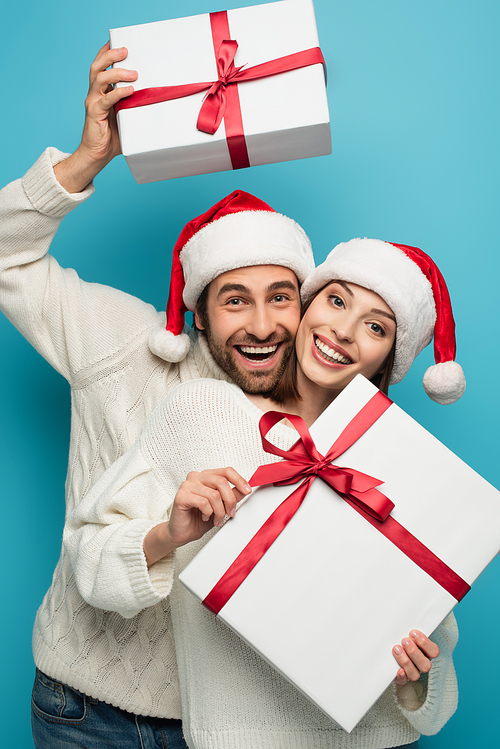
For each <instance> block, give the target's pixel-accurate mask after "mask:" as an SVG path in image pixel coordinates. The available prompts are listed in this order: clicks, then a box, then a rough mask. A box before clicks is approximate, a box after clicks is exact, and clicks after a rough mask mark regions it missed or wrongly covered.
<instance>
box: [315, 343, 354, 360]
mask: <svg viewBox="0 0 500 749" xmlns="http://www.w3.org/2000/svg"><path fill="white" fill-rule="evenodd" d="M314 343H315V344H316V348H318V349H319V350H320V351H321V352H322V353H323V354H325V356H328V358H329V359H333V361H336V362H339V364H351V363H352V362H351V359H348V358H347V356H342V355H341V354H339V353H338V351H335V350H334V349H332V348H330V347H329V346H327V345H326V343H323V341H320V339H319V338H314Z"/></svg>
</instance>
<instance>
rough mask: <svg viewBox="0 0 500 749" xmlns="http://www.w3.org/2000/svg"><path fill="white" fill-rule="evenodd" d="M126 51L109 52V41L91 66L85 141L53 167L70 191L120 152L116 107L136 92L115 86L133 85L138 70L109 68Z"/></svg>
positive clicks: (78, 189)
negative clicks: (119, 102)
mask: <svg viewBox="0 0 500 749" xmlns="http://www.w3.org/2000/svg"><path fill="white" fill-rule="evenodd" d="M127 54H128V52H127V50H126V49H125V48H124V47H122V48H120V49H110V46H109V42H108V43H107V44H105V45H104V47H102V49H100V50H99V52H98V54H97V57H96V58H95V60H94V62H93V63H92V65H91V67H90V76H89V91H88V94H87V98H86V99H85V123H84V126H83V134H82V140H81V143H80V145H79V146H78V148H77V149H76V151H75V153H73V154H72V155H71V156H69V157H68V158H67V159H65V160H64V161H61V162H60V163H59V164H57V165H56V166H55V167H54V172H55V175H56V178H57V180H58V181H59V182H60V184H61V185H62V186H63V187H64V188H65V189H66V190H67V191H68V192H72V193H75V192H81V191H82V190H84V189H85V187H87V185H88V184H89V183H90V182H91V181H92V180H93V179H94V177H95V176H96V175H97V174H98V173H99V172H100V171H101V170H102V169H104V167H105V166H106V164H109V162H110V161H111V159H113V158H114V157H115V156H117V155H118V154H119V153H120V139H119V136H118V128H117V125H116V117H115V113H114V110H113V107H114V105H115V104H116V103H117V102H118V101H120V100H121V99H123V98H125V97H126V96H130V94H132V93H133V91H134V88H133V86H131V85H129V86H125V87H120V88H116V87H114V88H113V86H115V84H116V83H118V82H126V83H131V82H132V81H135V80H136V78H137V72H136V71H135V70H127V69H126V68H121V67H115V68H113V67H110V66H111V65H113V64H114V63H119V62H120V61H122V60H124V59H125V58H126V57H127Z"/></svg>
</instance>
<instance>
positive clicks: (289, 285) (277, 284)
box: [266, 280, 297, 291]
mask: <svg viewBox="0 0 500 749" xmlns="http://www.w3.org/2000/svg"><path fill="white" fill-rule="evenodd" d="M278 289H289V290H290V291H297V285H296V284H294V283H293V281H288V280H283V281H274V282H273V283H271V284H269V286H268V287H267V289H266V291H277V290H278Z"/></svg>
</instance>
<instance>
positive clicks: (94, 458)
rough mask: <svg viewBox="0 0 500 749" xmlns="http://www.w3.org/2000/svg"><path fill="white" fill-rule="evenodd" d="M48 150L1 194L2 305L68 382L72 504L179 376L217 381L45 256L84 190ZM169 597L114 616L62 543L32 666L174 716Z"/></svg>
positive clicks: (125, 703)
mask: <svg viewBox="0 0 500 749" xmlns="http://www.w3.org/2000/svg"><path fill="white" fill-rule="evenodd" d="M63 158H65V155H64V154H61V153H60V152H59V151H56V150H55V149H48V150H47V151H46V152H45V153H44V154H43V155H42V156H41V157H40V159H39V160H38V161H37V163H36V164H35V165H34V166H33V167H32V168H31V169H30V170H29V171H28V173H27V174H26V175H25V177H24V178H23V179H22V180H18V181H16V182H13V183H12V184H10V185H8V186H7V187H5V188H4V189H3V190H1V191H0V307H1V309H2V311H3V312H4V313H5V314H6V316H7V317H8V318H9V319H10V320H11V321H12V322H13V323H14V325H16V327H17V328H18V329H19V330H20V331H21V333H22V334H23V335H24V336H25V337H26V338H27V339H28V341H30V342H31V343H32V345H33V346H34V347H35V348H36V349H37V350H38V351H39V352H40V353H41V354H42V356H44V357H45V358H46V359H47V360H48V361H49V362H50V364H52V366H53V367H55V369H57V370H58V371H59V372H60V373H61V374H62V375H63V376H64V377H65V378H66V379H67V380H68V382H69V383H70V386H71V410H72V423H71V442H70V455H69V467H68V474H67V480H66V503H67V512H71V511H72V510H73V509H74V507H75V506H76V504H77V503H78V502H79V501H80V499H81V497H82V496H83V495H84V494H85V493H86V492H87V491H88V489H89V488H90V487H91V486H92V484H93V483H94V482H95V481H96V480H97V478H98V477H99V476H100V475H101V474H102V473H103V471H105V469H106V468H108V466H110V465H111V464H112V463H113V462H114V461H115V460H116V459H117V458H119V457H120V455H122V454H123V453H124V452H125V451H126V450H127V449H128V448H129V447H130V446H131V445H132V444H133V443H134V441H135V440H136V439H137V437H138V435H139V433H140V430H141V427H142V425H143V424H144V422H145V420H146V418H147V417H148V415H149V414H150V413H151V411H152V410H153V409H154V408H155V406H156V405H157V404H158V403H159V402H160V401H161V400H162V398H163V397H164V396H165V394H166V393H167V392H168V391H169V390H171V389H172V388H173V387H174V386H176V385H178V384H179V383H180V382H183V381H186V380H191V379H194V378H198V377H215V378H224V377H226V375H225V374H224V373H223V372H222V370H221V369H220V368H219V367H218V366H217V365H216V364H215V362H214V361H213V359H212V357H211V355H210V353H209V351H208V349H207V347H206V345H205V344H204V341H203V340H197V341H196V342H195V343H194V345H193V346H192V348H191V352H190V354H189V356H188V358H187V359H186V360H185V361H184V362H182V364H180V365H175V364H172V365H169V364H167V363H166V362H164V361H162V360H160V359H158V358H156V357H155V356H153V355H152V354H151V352H150V351H149V348H148V345H147V337H148V333H149V331H150V330H151V328H153V327H155V326H156V325H158V324H160V323H161V322H162V319H163V320H164V316H163V318H162V315H161V314H160V313H158V312H157V311H156V310H155V309H154V308H153V307H152V306H151V305H148V304H145V303H144V302H141V301H140V300H138V299H135V298H134V297H132V296H129V295H127V294H124V293H122V292H120V291H117V290H115V289H112V288H109V287H106V286H101V285H99V284H88V283H85V282H83V281H81V280H80V279H79V278H78V276H77V274H76V273H75V272H74V271H72V270H65V269H62V268H61V267H60V266H59V265H58V263H57V262H56V260H55V259H54V258H53V257H51V256H50V255H47V252H48V249H49V246H50V243H51V241H52V238H53V237H54V235H55V233H56V231H57V229H58V227H59V224H60V222H61V219H62V218H63V217H64V216H65V215H66V214H67V213H68V212H69V211H71V210H72V209H73V208H74V207H75V206H76V205H78V203H80V202H82V201H83V200H85V199H86V198H88V197H89V196H90V195H91V194H92V192H93V188H92V187H90V188H88V189H87V190H85V191H84V192H83V193H80V194H78V195H69V194H68V193H67V192H66V191H65V190H64V189H63V188H62V187H61V186H60V185H59V183H58V182H57V180H56V179H55V177H54V173H53V169H52V166H53V165H55V164H56V163H58V162H59V161H61V160H62V159H63ZM169 622H170V610H169V601H168V599H165V600H164V601H163V603H162V604H161V606H160V607H159V608H157V609H156V610H154V611H153V610H150V611H145V612H142V613H138V614H137V616H136V617H134V618H133V619H124V618H123V617H121V616H120V615H118V614H116V613H111V612H107V611H102V610H97V609H95V608H93V607H92V606H89V605H88V604H87V603H86V602H85V601H84V600H83V599H82V597H81V596H80V594H79V592H78V589H77V586H76V584H75V580H74V577H73V572H72V569H71V565H70V563H69V560H68V557H67V555H66V553H65V551H64V549H63V550H62V553H61V557H60V560H59V563H58V565H57V568H56V570H55V573H54V578H53V582H52V585H51V588H50V590H49V591H48V593H47V594H46V596H45V598H44V601H43V603H42V605H41V607H40V609H39V611H38V614H37V617H36V622H35V627H34V633H33V650H34V656H35V662H36V665H37V666H38V667H39V668H40V669H41V670H42V671H44V672H46V673H47V674H48V675H49V676H51V677H52V678H54V679H57V680H60V681H63V682H65V683H67V684H69V685H70V686H72V687H74V688H76V689H78V690H80V691H82V692H84V693H85V694H87V695H90V696H92V697H95V698H97V699H101V700H105V701H107V702H109V703H111V704H113V705H116V706H118V707H120V708H122V709H125V710H128V711H130V712H133V713H137V714H144V715H152V716H161V717H169V718H178V717H180V709H181V708H180V694H179V687H178V677H177V667H176V660H175V650H174V645H173V640H172V633H171V627H170V624H169Z"/></svg>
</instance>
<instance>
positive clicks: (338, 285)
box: [65, 240, 465, 749]
mask: <svg viewBox="0 0 500 749" xmlns="http://www.w3.org/2000/svg"><path fill="white" fill-rule="evenodd" d="M302 294H303V299H304V301H305V302H306V304H305V307H304V310H305V311H304V315H303V318H302V321H301V324H300V327H299V331H298V334H297V339H296V351H297V366H296V368H293V367H292V368H290V369H289V371H288V373H287V376H286V377H284V378H283V380H282V383H281V385H280V388H279V389H278V391H277V392H276V394H275V396H274V397H275V400H276V401H277V403H278V408H279V409H280V410H282V411H283V412H285V413H296V414H299V415H301V416H302V417H303V418H304V419H305V421H306V423H308V424H311V423H312V422H313V421H314V420H315V419H316V418H317V416H318V415H319V414H320V413H321V412H322V411H323V410H324V408H326V406H327V405H329V403H331V401H332V400H333V399H334V398H335V397H336V395H337V394H338V393H339V392H340V391H341V390H342V389H343V388H344V387H345V386H346V385H347V384H348V383H349V382H350V381H351V380H352V379H353V377H354V376H355V375H356V374H363V375H364V376H365V377H367V378H369V379H371V380H372V381H374V382H375V383H377V384H378V385H379V386H381V387H383V389H386V388H387V384H388V383H389V381H396V382H397V381H399V380H400V379H402V377H403V376H404V375H405V374H406V372H407V371H408V369H409V367H410V365H411V362H412V361H413V359H414V358H415V356H416V355H417V354H418V353H419V351H420V350H421V349H422V348H423V347H424V346H425V345H427V344H428V343H429V341H430V340H431V338H432V334H433V332H435V348H436V351H437V354H438V363H437V364H436V365H435V367H431V368H430V371H429V372H428V373H426V377H425V378H424V385H425V387H426V389H427V391H428V392H429V394H430V395H431V397H433V398H434V399H441V402H450V401H453V400H456V399H457V398H458V397H460V395H461V394H462V392H463V389H464V386H465V383H464V381H463V374H462V372H461V369H460V367H459V366H458V365H457V364H455V363H454V362H453V361H452V360H453V358H454V335H453V326H452V322H453V320H452V316H451V307H450V305H449V298H448V297H447V293H446V288H445V286H444V281H442V277H441V276H440V274H439V271H437V269H436V267H435V266H434V264H433V263H432V261H430V259H429V258H427V256H425V255H424V254H423V253H421V252H420V251H419V250H416V249H414V248H408V247H403V246H396V245H391V244H388V243H385V242H379V241H378V240H353V241H352V242H348V243H346V244H344V245H339V246H338V247H337V248H335V250H334V251H332V253H330V255H329V256H328V258H327V260H326V261H325V263H323V264H322V265H321V266H319V268H317V269H316V271H314V272H313V274H311V276H310V277H309V278H308V279H307V280H306V282H305V283H304V285H303V289H302ZM235 296H236V295H235ZM436 318H437V322H436V323H435V321H436ZM270 406H271V407H272V408H276V402H273V403H270V401H269V400H268V399H265V398H264V397H263V396H260V395H249V396H246V395H245V394H243V393H242V391H241V390H239V389H238V388H237V387H235V386H234V385H231V384H229V383H223V382H216V381H213V380H202V381H200V380H198V381H196V382H189V383H185V384H183V385H181V386H179V387H178V388H176V389H175V390H174V391H173V392H172V393H170V394H169V395H168V396H167V397H166V398H165V400H164V402H163V403H162V404H161V405H160V406H159V407H158V408H157V409H156V411H155V412H154V413H153V414H152V416H151V417H150V419H149V421H148V422H147V424H146V426H145V427H144V430H143V432H142V435H141V438H140V440H139V441H138V443H136V445H135V446H134V447H133V448H132V449H131V450H130V451H129V453H127V454H126V455H125V456H124V457H123V458H122V459H120V460H119V461H118V462H117V463H116V464H115V465H114V466H112V467H111V468H110V469H109V470H108V471H107V473H106V474H105V475H104V476H103V477H102V478H101V479H100V481H99V482H98V483H97V484H96V485H95V487H94V488H93V489H92V490H91V491H90V492H89V494H88V495H87V497H86V498H85V499H84V500H83V501H82V503H81V505H80V506H79V508H78V509H77V511H76V512H75V513H74V514H73V515H72V516H71V517H70V518H69V521H68V525H67V531H66V533H65V548H66V550H67V552H68V554H69V555H70V558H71V560H72V564H73V567H74V569H75V579H76V581H77V584H78V587H79V590H80V593H81V594H82V596H83V597H84V598H85V599H86V600H87V601H88V602H89V603H91V604H92V605H94V606H96V607H98V608H99V607H100V608H105V609H108V610H109V609H110V610H114V611H117V612H118V613H120V614H121V615H122V616H125V617H132V616H135V615H136V614H137V613H138V612H139V611H141V610H142V609H144V608H146V607H153V611H157V612H158V617H159V620H158V632H160V630H161V612H162V605H164V604H165V602H166V601H167V600H168V599H169V598H170V600H171V606H172V619H173V624H174V635H175V643H176V652H177V658H178V665H179V675H180V682H181V693H182V705H183V728H184V735H185V738H186V741H187V743H188V745H189V746H190V747H191V748H193V747H196V748H198V747H203V748H204V749H205V748H206V749H209V748H210V749H212V747H222V748H223V749H226V748H227V749H230V748H231V749H234V748H235V747H238V749H240V747H247V746H248V747H250V746H252V747H255V746H263V747H272V748H273V749H274V748H276V749H278V747H279V748H281V747H283V748H284V747H300V748H301V749H303V748H305V749H308V748H309V747H310V748H311V749H322V748H323V747H325V749H326V748H328V749H333V748H336V747H342V748H343V747H360V748H361V747H373V748H374V749H385V748H386V747H394V746H398V745H411V744H412V742H415V741H416V740H417V739H418V736H419V733H421V732H423V733H427V734H432V733H436V732H437V731H438V730H439V729H440V728H441V727H442V725H443V724H444V723H445V722H446V720H448V718H449V717H450V715H451V714H452V713H453V712H454V710H455V707H456V701H457V694H456V679H455V674H454V670H453V665H452V661H451V652H452V650H453V647H454V644H455V642H456V638H457V630H456V625H455V622H454V618H453V617H452V616H450V617H448V618H447V620H445V622H444V623H443V625H441V627H440V628H438V630H436V632H435V633H434V636H433V639H432V640H431V639H429V638H428V637H426V636H425V635H424V634H423V633H420V632H418V631H413V630H412V632H411V633H410V635H409V636H407V637H404V638H403V640H402V642H401V645H396V646H395V647H394V650H393V653H394V656H395V659H396V661H397V666H398V667H397V668H396V670H397V673H396V678H395V686H394V687H393V688H390V689H388V690H387V691H386V692H385V693H384V694H383V695H382V697H381V698H380V699H379V700H378V702H377V703H376V704H375V705H374V707H373V708H372V709H371V710H370V711H369V712H368V713H367V715H366V716H365V717H364V718H363V720H362V721H361V722H360V724H359V725H358V726H357V727H356V728H355V729H354V731H353V732H352V733H351V734H346V733H345V732H343V731H342V729H340V728H339V727H338V726H336V724H334V723H333V722H332V721H331V720H329V719H328V718H326V717H325V716H324V715H323V714H322V713H321V712H320V711H319V710H318V709H317V708H316V707H315V706H314V705H312V704H311V703H309V701H308V700H307V699H305V698H304V697H302V695H300V694H299V693H298V692H297V691H296V690H295V689H294V688H293V687H292V686H290V685H289V684H288V683H287V682H285V681H284V680H283V679H282V677H281V676H280V675H279V674H278V673H276V672H275V671H274V670H273V669H272V668H271V667H270V666H268V665H267V664H266V663H265V662H263V661H262V660H261V659H260V658H259V656H257V655H256V654H255V653H254V652H253V651H252V650H251V649H250V648H249V647H248V646H246V645H245V644H244V643H243V642H242V641H241V640H240V639H239V638H238V637H237V636H236V635H234V634H233V633H232V632H230V631H229V630H228V629H227V628H226V627H225V625H224V624H221V623H220V622H219V620H218V619H217V618H215V617H213V615H212V614H210V613H209V612H207V611H206V610H205V609H203V607H201V606H200V605H199V604H198V602H197V601H196V600H195V599H194V598H193V597H192V596H191V595H190V594H189V593H188V592H187V591H185V590H184V589H183V588H182V586H181V585H179V584H178V582H177V574H178V572H179V571H180V570H181V569H183V567H184V566H185V565H186V564H187V562H188V561H190V559H191V558H192V557H193V556H194V555H195V554H196V553H197V551H198V549H199V548H200V547H201V546H202V545H203V544H204V543H205V542H206V540H207V538H208V537H209V536H210V535H211V533H213V532H214V530H213V526H215V527H218V526H220V525H221V524H222V523H223V521H224V518H225V516H226V515H229V516H233V515H234V513H235V510H236V502H237V500H238V499H239V498H240V497H242V496H244V495H245V494H248V493H249V491H250V488H249V486H248V485H247V484H246V478H249V477H250V476H251V474H252V473H253V471H254V470H255V468H256V466H258V465H261V464H263V463H269V462H272V461H273V457H272V456H270V455H269V454H267V453H265V452H264V451H263V450H262V447H261V441H260V437H259V434H258V422H259V419H260V416H261V415H262V411H263V410H269V407H270ZM295 438H296V433H295V432H294V431H293V430H292V429H290V427H289V426H287V425H286V423H280V424H278V425H276V427H274V429H273V434H272V439H273V442H274V443H275V444H277V445H278V447H281V448H283V449H287V448H288V447H290V445H291V444H292V443H293V442H294V441H295ZM178 445H182V450H179V448H178V447H177V446H178ZM221 456H223V460H224V461H225V462H226V463H228V464H230V466H231V467H230V468H225V469H220V470H206V466H210V465H217V463H220V460H221ZM203 468H205V470H202V469H203ZM186 475H187V479H186V478H185V477H186ZM231 484H233V485H234V487H235V490H234V491H233V489H232V488H231ZM208 531H211V533H209V534H208V535H207V532H208ZM300 552H301V550H300V549H299V550H298V553H300ZM174 565H175V574H174ZM297 605H298V606H300V591H297ZM402 634H403V633H402ZM431 665H432V668H431ZM367 668H369V664H367ZM421 674H423V677H422V678H421ZM359 678H360V679H362V678H363V674H360V675H359Z"/></svg>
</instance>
